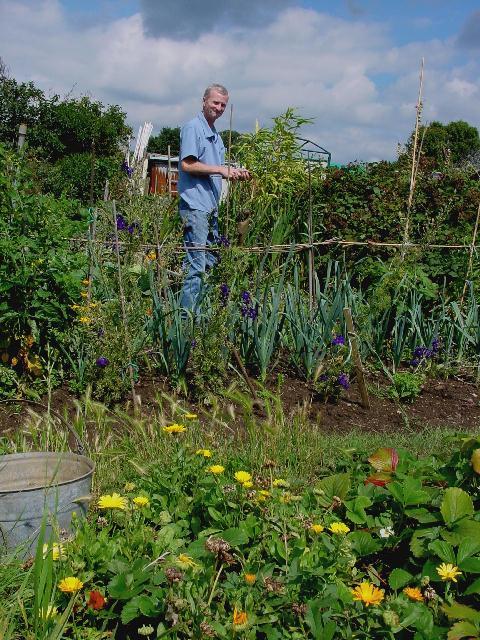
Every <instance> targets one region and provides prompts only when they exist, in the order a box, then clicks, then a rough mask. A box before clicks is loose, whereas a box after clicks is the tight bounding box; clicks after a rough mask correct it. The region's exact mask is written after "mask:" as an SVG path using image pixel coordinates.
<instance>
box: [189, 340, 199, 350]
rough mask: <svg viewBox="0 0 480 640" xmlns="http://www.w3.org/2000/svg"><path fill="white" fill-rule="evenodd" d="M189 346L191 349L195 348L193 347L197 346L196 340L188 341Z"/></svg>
mask: <svg viewBox="0 0 480 640" xmlns="http://www.w3.org/2000/svg"><path fill="white" fill-rule="evenodd" d="M190 346H191V348H192V349H195V347H196V346H197V341H196V340H192V342H191V343H190Z"/></svg>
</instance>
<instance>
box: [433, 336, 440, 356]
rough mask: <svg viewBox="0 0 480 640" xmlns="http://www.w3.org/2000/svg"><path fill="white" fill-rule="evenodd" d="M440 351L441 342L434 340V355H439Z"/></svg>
mask: <svg viewBox="0 0 480 640" xmlns="http://www.w3.org/2000/svg"><path fill="white" fill-rule="evenodd" d="M439 349H440V340H439V339H438V338H434V339H433V340H432V351H433V353H438V351H439Z"/></svg>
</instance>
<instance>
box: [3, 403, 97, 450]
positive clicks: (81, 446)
mask: <svg viewBox="0 0 480 640" xmlns="http://www.w3.org/2000/svg"><path fill="white" fill-rule="evenodd" d="M17 402H23V403H24V404H31V405H33V406H36V407H41V408H42V409H46V410H47V411H48V412H49V413H51V414H52V415H53V416H55V417H56V418H57V419H58V420H60V422H61V423H62V424H63V426H64V427H66V428H67V429H68V431H70V433H71V434H72V436H73V437H74V438H75V442H76V443H77V446H76V451H75V453H78V454H79V455H81V456H83V455H84V453H85V445H84V444H83V441H82V439H81V438H80V436H79V435H78V433H77V432H76V431H75V429H74V428H73V427H72V425H70V424H68V422H67V421H66V420H65V419H64V418H62V416H61V415H60V414H59V413H58V411H55V410H54V409H52V408H49V407H47V406H46V405H44V404H43V403H42V402H38V401H37V400H29V399H28V398H7V399H6V400H0V404H16V403H17Z"/></svg>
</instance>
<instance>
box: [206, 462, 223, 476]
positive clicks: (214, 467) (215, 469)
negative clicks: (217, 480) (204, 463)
mask: <svg viewBox="0 0 480 640" xmlns="http://www.w3.org/2000/svg"><path fill="white" fill-rule="evenodd" d="M207 471H208V472H209V473H213V474H215V475H216V476H218V475H219V474H220V473H223V472H224V471H225V467H222V465H221V464H212V466H211V467H207Z"/></svg>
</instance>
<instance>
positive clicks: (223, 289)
mask: <svg viewBox="0 0 480 640" xmlns="http://www.w3.org/2000/svg"><path fill="white" fill-rule="evenodd" d="M229 295H230V287H229V286H228V284H226V283H225V282H224V283H223V284H221V285H220V302H221V303H222V304H223V306H224V307H225V306H226V304H227V301H228V296H229Z"/></svg>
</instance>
